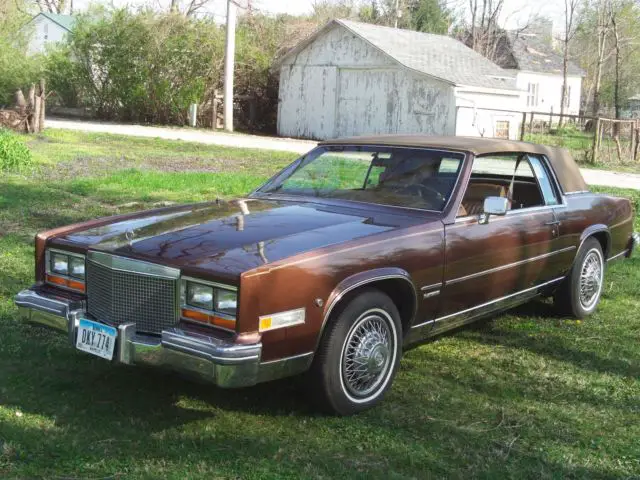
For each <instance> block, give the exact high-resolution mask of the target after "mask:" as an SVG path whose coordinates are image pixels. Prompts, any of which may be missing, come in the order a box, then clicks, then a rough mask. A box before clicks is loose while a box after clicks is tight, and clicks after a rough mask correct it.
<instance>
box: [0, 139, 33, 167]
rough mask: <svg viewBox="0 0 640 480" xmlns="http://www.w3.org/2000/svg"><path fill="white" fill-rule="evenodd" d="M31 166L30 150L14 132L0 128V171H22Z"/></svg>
mask: <svg viewBox="0 0 640 480" xmlns="http://www.w3.org/2000/svg"><path fill="white" fill-rule="evenodd" d="M32 166H33V158H32V157H31V151H30V150H29V148H28V147H27V145H26V144H25V143H24V142H23V141H22V139H21V138H20V137H19V136H18V135H16V134H15V133H13V132H11V131H9V130H5V129H0V172H22V171H25V170H28V169H30V168H31V167H32Z"/></svg>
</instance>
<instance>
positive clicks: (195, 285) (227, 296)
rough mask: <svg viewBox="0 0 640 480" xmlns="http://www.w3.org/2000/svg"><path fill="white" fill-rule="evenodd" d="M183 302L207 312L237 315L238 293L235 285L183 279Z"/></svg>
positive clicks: (184, 304)
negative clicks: (234, 287) (227, 285)
mask: <svg viewBox="0 0 640 480" xmlns="http://www.w3.org/2000/svg"><path fill="white" fill-rule="evenodd" d="M182 304H183V306H186V307H193V308H198V309H200V310H205V311H207V312H214V313H221V314H223V315H228V316H230V317H235V315H236V312H237V308H238V293H237V292H236V291H235V290H234V289H233V287H226V286H225V285H218V284H215V283H208V282H205V281H202V282H199V281H197V280H195V279H193V280H192V279H183V284H182Z"/></svg>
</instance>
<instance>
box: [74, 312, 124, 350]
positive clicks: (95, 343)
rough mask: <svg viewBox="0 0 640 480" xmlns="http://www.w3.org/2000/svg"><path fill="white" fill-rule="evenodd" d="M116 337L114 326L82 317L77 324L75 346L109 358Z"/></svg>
mask: <svg viewBox="0 0 640 480" xmlns="http://www.w3.org/2000/svg"><path fill="white" fill-rule="evenodd" d="M117 338H118V331H117V330H116V329H115V328H113V327H109V326H107V325H103V324H102V323H98V322H92V321H91V320H87V319H85V318H82V319H81V320H80V325H79V326H78V337H77V338H76V348H77V349H78V350H82V351H83V352H87V353H92V354H93V355H97V356H98V357H102V358H106V359H107V360H111V359H112V358H113V349H114V348H115V346H116V339H117Z"/></svg>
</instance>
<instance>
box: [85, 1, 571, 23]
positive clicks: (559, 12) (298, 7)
mask: <svg viewBox="0 0 640 480" xmlns="http://www.w3.org/2000/svg"><path fill="white" fill-rule="evenodd" d="M89 1H93V2H96V0H75V5H76V8H79V9H83V8H84V7H86V5H87V4H88V3H89ZM237 1H238V3H241V4H242V3H246V0H237ZM316 1H317V0H253V4H254V6H255V8H257V9H259V10H261V11H263V12H268V13H274V14H275V13H289V14H292V15H302V14H305V13H309V12H311V10H312V8H313V7H312V6H313V4H314V3H315V2H316ZM401 1H402V0H401ZM445 1H446V2H447V4H448V5H449V6H450V7H451V8H453V9H455V10H460V9H462V8H464V7H465V6H466V5H468V1H467V0H445ZM97 3H113V4H114V5H116V6H123V5H132V6H137V5H143V4H155V5H156V6H157V7H159V8H168V5H169V3H170V1H169V0H97ZM226 3H227V0H211V2H210V4H209V5H208V7H207V10H208V11H209V12H210V13H211V14H213V16H214V17H215V18H216V19H217V20H219V21H221V22H222V21H224V18H225V14H226ZM563 11H564V3H563V0H545V1H542V2H540V1H538V2H533V1H531V0H505V6H504V9H503V14H502V19H501V20H502V22H503V24H504V25H505V26H506V27H507V28H509V29H511V28H518V27H521V26H523V25H525V24H526V23H527V20H528V18H529V17H530V16H533V15H544V16H547V17H549V18H551V19H552V20H553V21H554V29H555V30H560V28H561V26H562V23H563Z"/></svg>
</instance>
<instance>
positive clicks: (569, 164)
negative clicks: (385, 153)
mask: <svg viewBox="0 0 640 480" xmlns="http://www.w3.org/2000/svg"><path fill="white" fill-rule="evenodd" d="M319 145H380V146H389V147H428V148H437V149H441V150H456V151H461V152H469V153H472V154H474V155H486V154H491V153H507V152H522V153H533V154H538V155H545V156H546V157H547V158H548V159H549V161H550V163H551V165H552V167H553V169H554V171H555V173H556V177H557V178H558V182H559V183H560V186H561V187H562V190H563V192H564V193H574V192H584V191H587V190H588V187H587V184H586V183H585V181H584V179H583V178H582V174H581V173H580V169H579V168H578V165H576V162H575V161H574V160H573V157H572V156H571V154H570V153H569V151H567V150H565V149H564V148H558V147H550V146H547V145H538V144H535V143H528V142H516V141H513V140H503V139H499V138H481V137H443V136H430V135H418V134H416V135H376V136H368V137H351V138H339V139H336V140H327V141H324V142H320V144H319Z"/></svg>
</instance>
